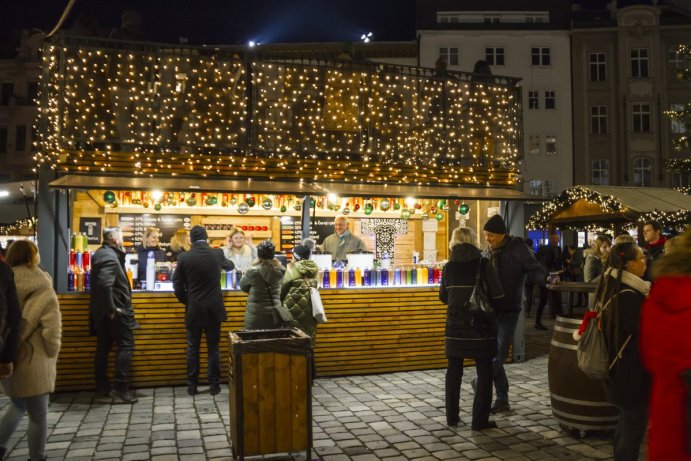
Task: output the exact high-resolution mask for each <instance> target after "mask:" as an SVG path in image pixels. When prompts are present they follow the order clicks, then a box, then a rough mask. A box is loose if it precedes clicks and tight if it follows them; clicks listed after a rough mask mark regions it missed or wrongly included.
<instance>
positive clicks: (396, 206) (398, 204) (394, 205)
mask: <svg viewBox="0 0 691 461" xmlns="http://www.w3.org/2000/svg"><path fill="white" fill-rule="evenodd" d="M393 209H394V210H396V211H398V210H400V209H401V204H400V203H398V202H394V203H393Z"/></svg>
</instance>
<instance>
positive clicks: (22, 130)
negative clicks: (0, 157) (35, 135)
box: [14, 125, 26, 152]
mask: <svg viewBox="0 0 691 461" xmlns="http://www.w3.org/2000/svg"><path fill="white" fill-rule="evenodd" d="M14 150H15V151H17V152H24V151H25V150H26V125H17V127H16V128H15V130H14Z"/></svg>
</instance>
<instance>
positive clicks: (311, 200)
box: [310, 198, 315, 208]
mask: <svg viewBox="0 0 691 461" xmlns="http://www.w3.org/2000/svg"><path fill="white" fill-rule="evenodd" d="M314 204H315V202H314V199H313V198H310V208H314Z"/></svg>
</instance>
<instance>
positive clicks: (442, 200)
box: [437, 199, 446, 208]
mask: <svg viewBox="0 0 691 461" xmlns="http://www.w3.org/2000/svg"><path fill="white" fill-rule="evenodd" d="M445 205H446V200H444V199H441V200H439V202H437V207H438V208H444V206H445Z"/></svg>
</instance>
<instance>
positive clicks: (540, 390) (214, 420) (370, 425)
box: [0, 322, 612, 461]
mask: <svg viewBox="0 0 691 461" xmlns="http://www.w3.org/2000/svg"><path fill="white" fill-rule="evenodd" d="M550 323H551V322H550ZM530 330H533V329H532V328H530ZM526 332H528V329H526ZM530 335H531V337H532V338H533V339H532V341H535V338H543V339H544V340H547V338H549V337H550V336H551V334H550V333H549V332H539V333H537V336H535V335H536V333H533V332H531V333H530ZM529 341H530V339H529V338H528V337H527V339H526V343H529ZM506 368H507V372H508V374H509V382H510V383H511V389H510V392H511V394H510V400H511V407H512V411H511V412H509V413H505V414H502V415H496V416H493V419H494V420H495V421H496V422H497V424H498V426H499V427H498V428H497V429H490V430H485V431H483V432H474V431H471V430H470V427H469V424H470V416H469V414H468V412H469V411H470V407H471V400H470V399H471V392H472V391H471V388H470V384H469V383H470V378H471V377H473V376H475V369H474V367H471V368H466V370H465V376H464V379H463V381H464V382H463V386H462V391H461V399H462V401H461V409H462V414H461V417H462V420H463V424H462V425H461V426H459V427H458V428H449V427H447V426H446V425H445V416H444V400H443V399H444V370H430V371H419V372H409V373H393V374H385V375H370V376H352V377H342V378H328V379H318V380H317V381H316V382H315V385H314V387H313V402H314V404H313V417H314V447H315V451H314V452H313V455H312V458H314V459H318V457H321V459H323V460H330V461H342V460H344V461H345V460H353V461H370V460H388V461H399V460H411V459H414V460H419V461H425V460H512V461H518V460H594V459H611V455H612V450H611V442H610V440H609V439H608V438H606V437H604V436H600V437H597V436H589V437H587V438H585V439H579V438H577V437H575V436H574V435H570V434H567V433H566V432H563V431H562V430H561V428H560V427H559V425H558V424H557V422H556V421H555V420H554V419H553V418H552V413H551V409H550V405H549V392H548V388H547V356H546V355H542V356H539V357H537V358H530V356H529V359H528V360H527V361H526V362H524V363H519V364H512V365H507V367H506ZM200 391H201V394H199V395H197V396H196V397H194V398H193V397H190V396H188V395H187V393H186V388H185V387H159V388H155V389H153V388H152V389H137V395H138V397H139V403H137V404H135V405H121V404H113V403H112V402H111V400H110V399H109V398H105V399H96V398H94V397H93V395H92V394H91V393H88V392H80V393H61V394H57V395H56V396H55V398H54V400H53V402H52V403H51V405H50V409H49V421H48V425H49V428H48V431H49V432H48V433H49V436H48V444H47V447H46V448H47V455H48V459H70V460H80V459H82V460H88V459H99V460H100V459H117V460H149V459H151V460H177V459H180V460H205V459H213V460H221V459H232V457H231V451H230V449H229V439H228V435H227V434H229V416H228V391H227V389H226V388H225V387H224V389H223V391H222V392H221V394H219V395H217V396H215V397H212V396H210V395H209V394H208V391H207V389H206V388H203V387H202V388H200ZM7 404H8V399H7V398H6V397H4V396H3V397H0V408H1V409H0V411H3V410H4V408H5V407H6V405H7ZM464 412H465V413H464ZM25 433H26V418H25V419H24V421H23V422H22V424H21V425H20V427H19V428H18V430H17V431H16V433H15V437H13V438H12V439H11V440H10V443H9V444H8V445H9V446H8V448H9V450H8V451H9V458H8V459H11V460H20V459H22V460H25V459H26V458H27V455H28V450H27V446H26V436H25ZM17 436H19V437H17ZM304 458H305V454H304V452H303V453H294V454H292V456H291V455H288V454H278V455H270V456H265V457H263V458H262V457H254V458H250V459H267V460H289V459H293V460H298V461H304Z"/></svg>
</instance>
